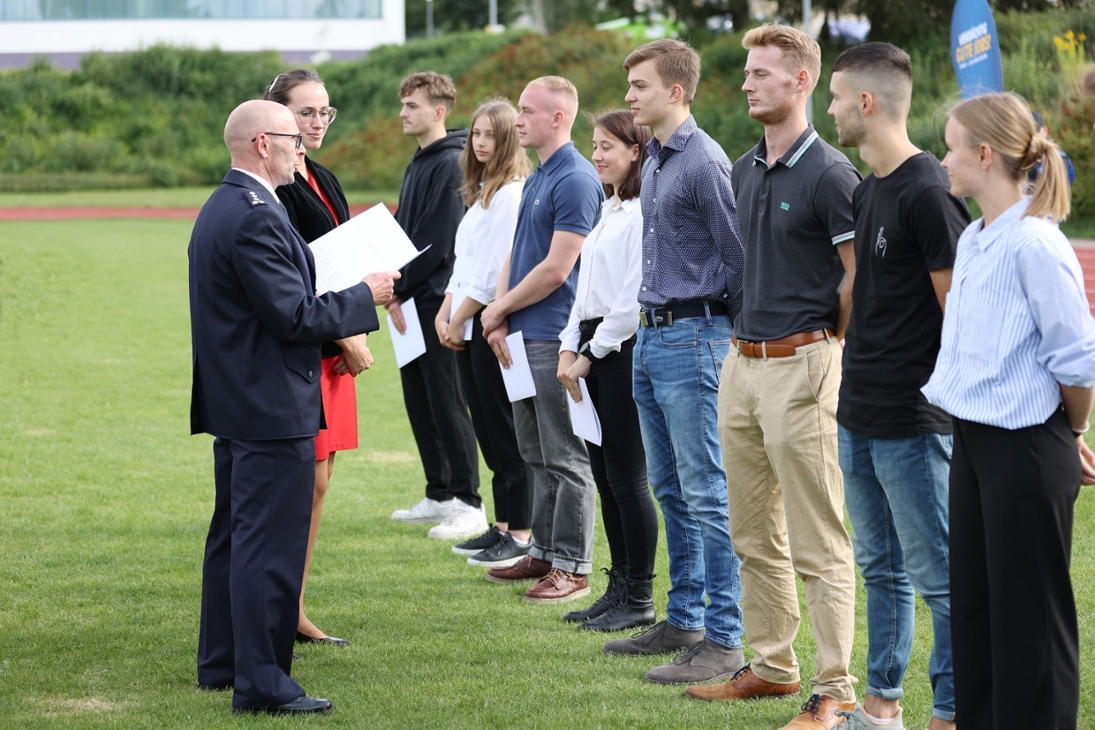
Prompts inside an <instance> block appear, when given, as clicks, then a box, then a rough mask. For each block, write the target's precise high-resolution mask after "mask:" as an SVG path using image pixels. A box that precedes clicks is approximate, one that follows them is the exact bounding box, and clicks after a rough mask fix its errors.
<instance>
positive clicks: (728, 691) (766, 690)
mask: <svg viewBox="0 0 1095 730" xmlns="http://www.w3.org/2000/svg"><path fill="white" fill-rule="evenodd" d="M800 686H801V684H800V683H799V682H792V683H790V684H776V683H775V682H769V681H767V680H764V679H761V678H760V677H758V676H757V675H755V674H753V669H752V667H750V666H749V665H748V664H746V665H745V666H744V667H742V668H741V669H739V670H738V671H737V673H736V674H735V675H734V676H733V677H731V678H730V681H729V682H723V683H722V684H699V685H696V686H695V687H689V688H688V689H686V690H685V691H684V693H685V694H686V695H688V696H689V697H695V698H696V699H697V700H708V701H709V702H710V701H714V700H748V699H752V698H754V697H784V696H786V695H797V694H798V690H799V687H800Z"/></svg>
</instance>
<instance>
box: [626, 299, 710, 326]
mask: <svg viewBox="0 0 1095 730" xmlns="http://www.w3.org/2000/svg"><path fill="white" fill-rule="evenodd" d="M708 312H710V313H711V314H712V315H715V314H729V313H730V310H729V309H727V308H726V305H725V304H723V303H722V302H674V303H673V304H667V305H665V306H664V307H656V308H654V309H644V310H642V311H640V312H639V322H641V323H642V325H643V327H652V326H653V325H655V324H657V325H662V326H664V327H668V326H669V325H671V324H673V322H675V321H676V320H678V319H688V318H690V317H706V316H707V313H708Z"/></svg>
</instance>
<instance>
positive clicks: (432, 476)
mask: <svg viewBox="0 0 1095 730" xmlns="http://www.w3.org/2000/svg"><path fill="white" fill-rule="evenodd" d="M438 309H440V307H433V308H426V307H419V308H418V319H419V320H420V321H421V322H422V336H423V338H424V339H425V340H426V354H424V355H422V356H421V357H419V358H417V359H415V360H412V361H411V362H409V363H407V364H406V365H404V366H403V367H402V368H400V370H399V377H400V379H401V380H402V381H403V403H404V404H405V405H406V406H407V418H408V419H409V420H410V422H411V430H412V431H413V432H414V440H415V443H416V444H417V445H418V454H419V456H420V457H421V459H422V468H423V470H424V471H425V472H426V496H427V497H429V498H430V499H435V500H437V501H438V502H445V501H447V500H449V499H451V498H453V497H456V498H457V499H459V500H460V501H461V502H464V503H465V504H470V505H471V506H472V507H476V508H478V507H479V505H480V504H482V500H481V499H480V498H479V454H478V453H477V452H476V450H475V431H474V430H473V429H472V424H471V418H470V417H469V416H468V405H467V402H466V401H465V400H464V391H463V389H462V388H461V387H460V380H459V378H458V377H457V374H456V353H455V352H453V351H452V350H450V349H448V348H446V347H443V346H442V345H441V341H440V340H439V339H437V330H435V329H434V326H433V320H434V317H436V316H437V310H438Z"/></svg>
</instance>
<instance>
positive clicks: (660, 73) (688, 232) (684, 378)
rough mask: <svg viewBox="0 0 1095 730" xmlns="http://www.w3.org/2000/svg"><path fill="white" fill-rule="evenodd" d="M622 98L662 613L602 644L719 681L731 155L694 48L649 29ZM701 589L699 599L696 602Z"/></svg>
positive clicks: (734, 284) (733, 596)
mask: <svg viewBox="0 0 1095 730" xmlns="http://www.w3.org/2000/svg"><path fill="white" fill-rule="evenodd" d="M624 68H625V69H627V71H628V76H627V81H628V86H629V87H630V90H629V92H628V94H627V96H626V97H625V101H627V102H628V104H630V105H631V113H632V114H633V115H634V117H635V122H636V123H637V124H645V125H648V126H649V127H650V128H651V129H652V130H653V132H654V138H653V139H651V140H650V145H649V147H648V150H649V152H650V157H649V159H648V160H647V162H646V164H645V165H644V166H643V187H642V210H643V222H644V226H643V280H642V286H641V288H640V291H639V303H640V304H641V305H642V312H641V323H642V326H641V327H639V332H638V337H637V342H636V345H635V355H634V358H635V381H634V389H635V402H636V404H637V405H638V408H639V424H640V426H641V428H642V434H643V445H644V446H645V447H646V455H647V468H648V471H649V475H650V483H651V485H652V486H653V488H654V496H655V497H657V499H658V502H659V504H660V505H661V508H662V513H663V515H664V517H665V536H666V543H667V545H668V549H669V577H670V581H671V584H672V585H671V587H670V589H669V604H668V606H667V609H666V613H667V615H668V618H667V620H666V621H663V622H661V623H658V624H656V625H655V626H654V627H653V628H652V629H651V630H649V631H647V632H646V633H644V634H640V635H639V636H636V637H634V638H631V639H619V640H616V641H610V642H609V643H608V644H606V645H605V652H606V653H609V654H647V655H649V654H666V653H670V652H674V651H677V650H678V649H682V648H689V647H690V648H689V651H687V652H685V653H683V654H681V655H680V656H679V657H677V658H676V659H674V660H673V661H672V662H670V663H669V664H666V665H663V666H660V667H655V668H654V669H652V670H650V672H649V673H648V674H647V675H646V678H647V680H649V681H651V682H660V683H664V684H682V683H689V682H706V681H711V680H716V679H728V678H729V677H731V676H732V675H733V674H734V673H735V672H737V671H738V670H739V669H741V667H742V666H743V665H744V663H745V659H744V656H743V654H742V623H741V608H740V605H739V604H740V601H741V583H740V577H739V566H740V563H739V561H738V558H737V556H736V555H735V554H734V546H733V544H732V543H731V542H730V523H729V511H728V508H727V495H726V473H725V472H724V471H723V466H722V449H721V448H720V446H719V436H718V430H717V416H718V414H717V405H718V389H719V371H720V370H721V368H722V360H723V358H724V357H726V354H727V353H728V352H729V350H730V339H731V322H732V318H733V317H734V316H736V315H737V313H738V311H739V310H740V309H741V284H742V264H743V253H742V243H741V233H740V229H739V227H738V219H737V214H736V211H735V206H734V194H733V192H732V191H731V189H730V160H729V159H727V157H726V154H725V153H724V152H723V151H722V148H721V147H719V145H718V144H717V143H715V141H714V140H712V139H711V138H710V137H709V136H708V135H707V134H706V133H705V132H703V130H701V129H699V127H697V126H696V121H695V120H694V119H693V118H692V112H691V106H692V98H693V97H694V96H695V93H696V84H697V83H698V81H699V77H700V56H699V54H698V53H696V51H695V50H693V49H692V48H691V47H690V46H689V45H688V44H687V43H683V42H681V41H677V40H668V39H663V40H657V41H652V42H651V43H647V44H645V45H643V46H640V47H639V48H637V49H636V50H634V51H632V52H631V54H630V55H629V56H628V57H627V60H625V61H624ZM705 596H706V600H705Z"/></svg>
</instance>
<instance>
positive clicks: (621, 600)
mask: <svg viewBox="0 0 1095 730" xmlns="http://www.w3.org/2000/svg"><path fill="white" fill-rule="evenodd" d="M593 125H594V129H593V156H592V159H593V164H594V165H595V166H596V168H597V175H598V176H599V177H600V179H601V182H602V183H604V187H605V197H606V198H607V200H606V201H605V203H604V206H603V208H602V209H601V219H600V221H599V222H598V223H597V225H596V226H595V227H594V228H593V230H592V231H590V233H589V235H588V236H587V237H586V240H585V243H584V244H583V245H582V258H581V263H580V268H579V272H578V290H577V293H576V295H575V298H574V308H573V309H572V310H571V312H570V321H569V322H568V323H567V327H566V329H565V330H563V332H562V334H560V335H559V339H560V340H561V341H562V346H561V347H560V348H559V373H558V375H559V380H560V381H561V382H562V383H563V385H564V386H566V389H567V391H568V392H569V393H570V396H571V398H573V399H574V400H575V401H576V402H577V401H581V400H582V398H583V397H584V396H585V393H588V395H589V398H590V400H591V401H592V403H593V406H594V408H595V409H596V411H597V414H598V415H599V417H600V422H601V443H600V445H597V444H593V443H590V442H588V441H587V442H586V446H587V447H588V448H589V462H590V466H591V467H592V469H593V479H594V481H595V482H596V484H597V491H598V493H599V494H600V496H601V515H602V518H603V520H604V526H605V534H606V535H607V537H608V547H609V552H610V553H611V558H612V567H611V569H610V570H608V571H606V572H607V573H608V589H607V590H606V591H605V594H604V595H603V596H602V597H601V598H599V599H598V600H597V601H596V602H594V604H593V605H592V606H590V607H589V608H588V609H586V610H584V611H574V612H571V613H568V614H566V616H564V619H565V620H567V621H574V622H582V623H581V624H580V626H579V628H583V629H594V630H598V631H621V630H623V629H629V628H632V627H635V626H645V625H650V624H653V623H654V622H655V616H654V603H653V601H652V599H651V591H652V585H653V581H654V553H655V550H656V549H657V544H658V517H657V514H656V512H655V511H654V500H653V499H652V498H651V496H650V488H649V485H648V482H647V478H646V453H645V452H644V450H643V440H642V435H641V434H640V432H639V416H638V412H637V411H636V409H635V401H634V399H633V398H632V394H631V372H632V364H631V355H632V350H633V348H634V345H635V330H636V329H638V327H639V303H638V294H639V285H640V282H641V280H642V267H641V265H640V264H641V259H642V226H643V213H642V210H641V209H640V207H639V188H640V186H641V184H642V166H643V162H644V161H645V160H646V144H647V142H648V141H649V140H650V129H649V128H648V127H640V126H636V124H635V122H634V119H633V118H632V116H631V112H629V111H613V112H608V113H606V114H602V115H601V116H599V117H597V118H596V119H595V120H594V122H593ZM582 385H584V386H585V389H586V390H585V392H583V390H582V388H581V386H582Z"/></svg>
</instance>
